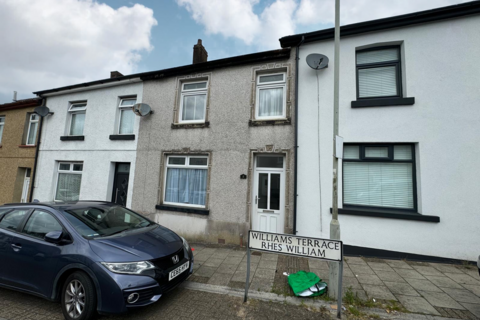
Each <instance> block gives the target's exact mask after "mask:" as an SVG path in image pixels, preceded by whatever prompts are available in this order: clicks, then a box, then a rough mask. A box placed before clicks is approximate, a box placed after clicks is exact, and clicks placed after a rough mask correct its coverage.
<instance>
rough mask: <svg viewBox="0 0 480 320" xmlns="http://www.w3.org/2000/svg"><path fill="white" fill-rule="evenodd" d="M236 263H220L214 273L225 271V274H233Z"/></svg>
mask: <svg viewBox="0 0 480 320" xmlns="http://www.w3.org/2000/svg"><path fill="white" fill-rule="evenodd" d="M237 267H238V265H237V264H227V263H222V264H221V265H220V266H219V267H218V268H217V270H216V271H215V273H225V274H234V273H235V271H237Z"/></svg>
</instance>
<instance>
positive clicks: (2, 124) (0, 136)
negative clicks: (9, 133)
mask: <svg viewBox="0 0 480 320" xmlns="http://www.w3.org/2000/svg"><path fill="white" fill-rule="evenodd" d="M0 128H1V129H3V130H0V145H2V139H3V131H4V130H5V116H1V117H0Z"/></svg>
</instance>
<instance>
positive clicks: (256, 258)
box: [242, 255, 260, 264]
mask: <svg viewBox="0 0 480 320" xmlns="http://www.w3.org/2000/svg"><path fill="white" fill-rule="evenodd" d="M242 262H245V263H246V262H247V256H245V257H243V260H242ZM250 262H253V263H257V264H258V263H259V262H260V257H259V256H253V255H250Z"/></svg>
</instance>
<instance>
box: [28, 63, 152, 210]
mask: <svg viewBox="0 0 480 320" xmlns="http://www.w3.org/2000/svg"><path fill="white" fill-rule="evenodd" d="M142 86H143V83H142V82H141V80H140V78H139V77H138V76H129V77H124V76H122V75H121V74H120V73H118V72H112V74H111V78H109V79H105V80H101V81H94V82H90V83H87V84H78V85H72V86H68V87H62V88H57V89H50V90H44V91H39V92H35V94H37V95H39V96H41V97H43V98H44V99H46V105H47V107H48V108H49V109H50V111H51V112H53V114H50V115H47V116H46V117H44V119H43V129H42V136H41V143H40V150H39V156H38V164H37V178H36V180H35V186H34V192H33V195H34V198H35V199H38V200H40V201H76V200H102V201H112V202H115V203H118V204H121V205H124V206H127V207H130V206H131V200H132V193H133V190H132V188H133V178H134V170H133V168H135V160H136V149H137V133H138V126H139V119H138V117H137V116H135V115H134V113H133V110H132V108H131V107H132V105H133V104H135V103H137V102H141V101H142V91H143V89H142Z"/></svg>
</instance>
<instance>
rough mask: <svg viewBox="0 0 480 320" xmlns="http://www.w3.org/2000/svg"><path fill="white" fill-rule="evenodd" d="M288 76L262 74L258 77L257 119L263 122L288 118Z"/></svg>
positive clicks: (283, 74) (282, 74)
mask: <svg viewBox="0 0 480 320" xmlns="http://www.w3.org/2000/svg"><path fill="white" fill-rule="evenodd" d="M285 78H286V74H285V73H284V72H282V73H274V74H260V75H258V76H257V93H256V97H257V98H256V103H255V105H256V108H255V118H256V119H261V120H269V119H279V118H280V119H282V118H286V107H285V106H286V100H287V99H286V98H287V87H286V81H285Z"/></svg>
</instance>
